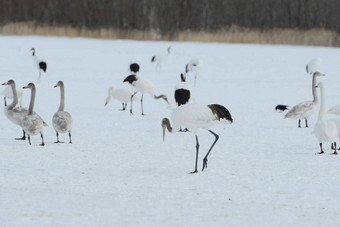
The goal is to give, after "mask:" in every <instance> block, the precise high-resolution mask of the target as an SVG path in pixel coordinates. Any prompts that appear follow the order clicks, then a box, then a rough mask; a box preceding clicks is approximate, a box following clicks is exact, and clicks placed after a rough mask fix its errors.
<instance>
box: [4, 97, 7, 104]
mask: <svg viewBox="0 0 340 227" xmlns="http://www.w3.org/2000/svg"><path fill="white" fill-rule="evenodd" d="M4 102H5V106H7V100H6V97H4Z"/></svg>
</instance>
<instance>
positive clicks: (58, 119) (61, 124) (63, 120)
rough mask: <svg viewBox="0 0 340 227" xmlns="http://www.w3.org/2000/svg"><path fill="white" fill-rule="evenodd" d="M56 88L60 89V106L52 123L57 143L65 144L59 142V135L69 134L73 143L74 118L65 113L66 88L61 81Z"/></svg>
mask: <svg viewBox="0 0 340 227" xmlns="http://www.w3.org/2000/svg"><path fill="white" fill-rule="evenodd" d="M54 87H60V106H59V109H58V111H57V112H56V113H55V114H54V115H53V119H52V123H53V128H54V130H55V131H56V135H57V142H55V143H63V142H60V141H59V133H65V132H68V136H69V138H70V143H72V141H71V130H72V116H71V114H70V113H68V112H66V111H64V107H65V88H64V83H63V82H62V81H59V82H58V83H57V84H56V85H55V86H54Z"/></svg>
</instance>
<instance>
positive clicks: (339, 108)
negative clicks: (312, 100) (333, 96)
mask: <svg viewBox="0 0 340 227" xmlns="http://www.w3.org/2000/svg"><path fill="white" fill-rule="evenodd" d="M327 113H329V114H336V115H340V105H336V106H334V107H332V108H330V109H329V110H328V111H327Z"/></svg>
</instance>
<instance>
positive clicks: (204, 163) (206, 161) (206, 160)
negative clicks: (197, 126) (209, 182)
mask: <svg viewBox="0 0 340 227" xmlns="http://www.w3.org/2000/svg"><path fill="white" fill-rule="evenodd" d="M209 132H210V133H212V134H213V135H214V136H215V141H214V143H213V144H212V145H211V147H210V149H209V151H208V153H207V154H206V155H205V157H204V159H203V168H202V171H203V170H204V169H205V168H208V155H209V153H210V151H211V150H212V148H213V147H214V146H215V143H216V142H217V140H218V138H219V136H218V135H217V134H216V133H214V132H213V131H211V130H209Z"/></svg>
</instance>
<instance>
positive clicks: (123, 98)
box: [105, 86, 138, 111]
mask: <svg viewBox="0 0 340 227" xmlns="http://www.w3.org/2000/svg"><path fill="white" fill-rule="evenodd" d="M133 94H134V92H133V91H132V90H131V89H127V88H118V89H115V88H114V87H113V86H110V87H109V89H108V94H107V97H106V100H105V106H106V105H107V104H108V103H109V102H110V101H111V97H112V98H114V99H117V100H118V101H120V102H121V103H122V106H123V109H122V110H123V111H124V110H125V109H126V106H127V104H128V103H129V102H131V96H132V95H133ZM137 99H138V97H137V96H136V95H134V96H133V101H135V100H137Z"/></svg>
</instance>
